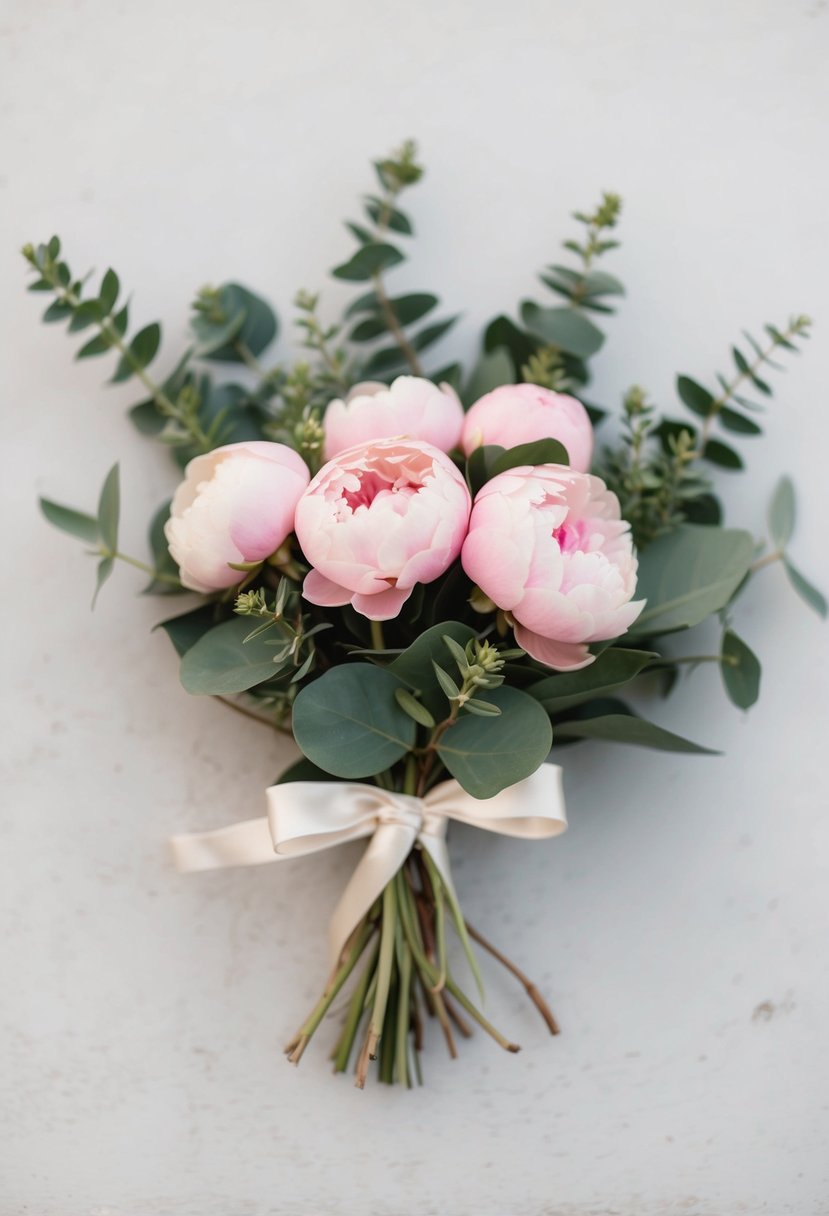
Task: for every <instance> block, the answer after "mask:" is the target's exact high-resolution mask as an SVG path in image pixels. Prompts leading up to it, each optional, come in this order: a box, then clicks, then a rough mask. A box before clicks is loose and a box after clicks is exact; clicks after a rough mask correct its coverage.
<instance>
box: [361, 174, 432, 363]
mask: <svg viewBox="0 0 829 1216" xmlns="http://www.w3.org/2000/svg"><path fill="white" fill-rule="evenodd" d="M408 184H409V183H408V182H405V181H401V179H400V178H399V177H391V178H390V179H389V181H388V184H387V185H386V190H385V193H384V195H383V199H382V206H381V209H380V213H379V215H378V218H377V240H378V241H382V240H383V238H384V237H385V236H387V234H388V231H389V224H390V223H391V218H392V215H393V214H394V209H395V203H396V202H397V197H398V195H399V194H400V193H401V191H402V190H403V189H404V188H405V187H406V185H408ZM371 282H372V286H373V287H374V290H375V292H376V294H377V301H378V303H379V305H380V311H381V312H382V314H383V319H384V321H385V322H386V326H387V328H388V331H389V333H390V334H391V335H392V337H393V338H394V340H395V342H396V343H397V345H398V346H399V347H400V350H401V351H402V352H403V356H404V358H405V360H406V362H407V363H408V365H409V367H410V368H411V370H412V373H413V374H414V375H415V376H422V375H423V374H424V373H423V364H422V363H421V362H420V359H419V358H418V356H417V351H416V350H415V349H414V347H413V346H412V344H411V342H410V341H409V339H408V338H407V337H406V334H405V333H404V331H403V328H402V326H401V324H400V322H399V321H398V319H397V315H396V313H395V311H394V307H393V305H392V302H391V300H390V299H389V296H388V293H387V292H386V288H385V284H384V282H383V274H382V271H380V270H377V271H375V273H374V274H373V275H372V276H371Z"/></svg>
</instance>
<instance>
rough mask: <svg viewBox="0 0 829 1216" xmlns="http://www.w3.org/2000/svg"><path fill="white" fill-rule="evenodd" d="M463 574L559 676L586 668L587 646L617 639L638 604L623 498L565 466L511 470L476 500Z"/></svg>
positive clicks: (633, 617)
mask: <svg viewBox="0 0 829 1216" xmlns="http://www.w3.org/2000/svg"><path fill="white" fill-rule="evenodd" d="M461 561H462V562H463V568H464V570H465V571H466V573H467V574H468V575H469V577H470V578H471V579H474V581H475V582H476V583H477V584H478V586H479V587H480V588H481V589H482V590H483V591H484V593H485V594H486V595H488V596H489V597H490V599H491V600H493V601H494V603H495V604H497V605H498V607H499V608H502V609H504V611H505V612H507V613H509V615H510V618H511V620H512V622H513V625H514V628H515V639H516V641H517V642H518V645H519V646H522V647H523V648H524V650H526V651H527V653H528V654H531V655H532V657H533V658H534V659H537V660H538V661H539V662H540V663H546V665H547V666H548V667H553V668H555V669H556V670H558V671H568V670H573V669H575V668H578V667H586V666H587V665H588V663H592V661H593V656H592V655H591V654H590V653H589V652H588V650H587V646H586V643H587V642H601V641H605V640H607V639H609V638H615V637H618V636H619V635H620V634H622V633H624V632H625V630H627V629H629V628H630V626H631V625H632V624H633V622H634V621H635V620H636V618H637V616H638V615H639V613H640V612H641V611H642V607H643V605H644V600H638V601H637V602H636V603H632V602H631V600H632V597H633V593H634V591H635V590H636V567H637V562H636V557H635V556H634V552H633V544H632V541H631V537H630V526H629V524H627V523H626V521H625V520H623V519H621V518H620V516H619V500H618V499H617V498H616V495H615V494H612V493H611V492H610V491H609V490H608V489H607V487H606V486H605V484H604V482H603V481H601V480H600V479H599V478H598V477H591V476H590V475H589V474H586V473H577V472H576V471H575V470H574V469H571V468H568V467H567V466H566V465H556V464H545V465H539V466H538V467H537V468H531V467H529V466H527V467H524V468H517V469H510V470H509V471H508V472H506V473H500V474H499V475H498V476H497V477H493V479H492V481H490V482H487V484H486V485H485V486H484V487H483V489H482V490H481V491H480V493H479V494H478V495H477V497H476V499H475V504H474V506H473V508H472V517H471V519H470V521H469V535H468V536H467V538H466V542H465V544H464V546H463V553H462V555H461Z"/></svg>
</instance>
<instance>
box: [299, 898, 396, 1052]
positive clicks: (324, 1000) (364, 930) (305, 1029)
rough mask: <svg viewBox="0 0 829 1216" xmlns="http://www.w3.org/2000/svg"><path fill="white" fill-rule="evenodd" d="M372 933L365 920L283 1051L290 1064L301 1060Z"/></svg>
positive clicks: (369, 925)
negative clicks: (349, 947) (328, 981)
mask: <svg viewBox="0 0 829 1216" xmlns="http://www.w3.org/2000/svg"><path fill="white" fill-rule="evenodd" d="M373 932H374V926H373V924H372V923H371V921H370V920H368V919H367V920H366V921H365V922H364V923H363V925H362V927H361V928H360V930H359V932H358V934H357V936H356V939H355V940H354V942H353V944H352V946H351V949H350V950H349V951H348V953H347V955H346V957H345V961H344V962H343V963H342V964H341V965H340V967H339V969H338V970H337V971H336V972H335V973H334V976H333V978H332V979H331V981H330V983H329V984H328V986H327V988H326V989H325V991H324V992H323V994H322V996H321V997H320V999H319V1000H318V1001H317V1003H316V1005H315V1006H314V1008H313V1009H312V1010H311V1013H310V1014H309V1016H308V1017H307V1019H306V1020H305V1021H304V1022H303V1024H302V1026H300V1028H299V1030H298V1032H297V1034H296V1035H295V1037H294V1038H293V1039H292V1041H291V1042H290V1043H289V1044H288V1046H287V1048H286V1049H285V1051H286V1054H287V1056H288V1060H289V1061H290V1063H291V1064H298V1063H299V1061H300V1060H301V1058H302V1053H303V1052H304V1051H305V1048H306V1047H307V1046H308V1044H309V1043H310V1041H311V1038H312V1036H313V1034H314V1032H315V1030H316V1029H317V1027H318V1026H319V1024H320V1022H321V1021H322V1019H323V1018H324V1017H325V1015H326V1013H327V1012H328V1010H329V1009H330V1007H331V1003H332V1001H333V1000H334V998H335V997H336V995H337V993H338V992H339V991H340V989H341V988H342V986H343V984H344V983H345V981H346V980H347V979H348V977H349V976H350V975H351V972H352V971H353V970H354V968H355V967H356V965H357V962H358V960H359V958H360V955H361V954H362V953H363V951H364V950H365V948H366V945H367V944H368V940H369V938H370V937H371V935H372V933H373Z"/></svg>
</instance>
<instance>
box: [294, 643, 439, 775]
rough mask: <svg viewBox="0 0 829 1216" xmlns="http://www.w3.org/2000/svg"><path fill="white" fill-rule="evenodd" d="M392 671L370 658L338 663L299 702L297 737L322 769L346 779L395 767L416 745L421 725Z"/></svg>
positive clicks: (304, 690)
mask: <svg viewBox="0 0 829 1216" xmlns="http://www.w3.org/2000/svg"><path fill="white" fill-rule="evenodd" d="M399 687H400V684H399V682H398V680H397V679H396V678H395V676H394V675H392V673H391V672H390V671H387V670H385V669H383V668H381V667H372V666H371V665H370V664H368V663H346V664H343V665H342V666H340V667H333V668H332V669H331V670H330V671H327V672H326V673H325V675H323V676H321V677H320V678H319V679H318V680H315V681H314V682H313V683H312V684H309V685H308V687H307V688H304V689H303V690H302V692H301V693H300V694H299V696H298V697H297V699H296V701H295V703H294V717H293V729H294V737H295V738H296V741H297V744H298V746H299V747H300V748H301V750H302V752H303V754H304V755H305V756H307V758H308V759H309V760H310V761H311V762H312V763H313V764H316V765H318V766H319V767H320V768H322V769H325V771H326V772H328V773H333V774H334V775H335V776H337V777H342V778H346V779H350V778H358V777H371V776H373V775H374V774H375V773H381V772H383V771H384V769H387V768H390V767H391V765H393V764H394V763H395V762H396V761H397V760H399V759H400V758H401V757H402V756H403V755H405V753H406V752H407V751H408V750H409V749H410V748H411V747H413V746H414V741H415V731H416V729H417V728H416V726H415V723H414V722H413V721H412V719H411V718H410V717H409V716H408V714H407V713H405V712H404V711H403V710H402V709H401V708H400V706H399V705H398V703H397V701H396V699H395V692H396V691H397V689H398V688H399Z"/></svg>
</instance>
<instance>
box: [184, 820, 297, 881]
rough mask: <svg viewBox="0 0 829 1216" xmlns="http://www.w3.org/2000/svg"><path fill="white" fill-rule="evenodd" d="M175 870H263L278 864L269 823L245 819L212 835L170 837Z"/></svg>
mask: <svg viewBox="0 0 829 1216" xmlns="http://www.w3.org/2000/svg"><path fill="white" fill-rule="evenodd" d="M170 848H171V849H172V853H173V861H174V862H175V864H176V868H177V869H178V870H180V871H181V872H182V873H185V874H186V873H192V872H194V871H196V870H221V869H222V868H223V867H224V866H261V865H265V863H266V862H269V861H279V856H278V854H277V853H276V852H275V851H274V847H273V838H272V837H271V829H270V826H269V824H268V821H267V819H264V818H263V819H245V820H243V821H242V822H241V823H231V824H230V825H229V826H228V827H225V828H216V830H215V831H213V832H192V833H186V834H182V835H179V836H171V837H170Z"/></svg>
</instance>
